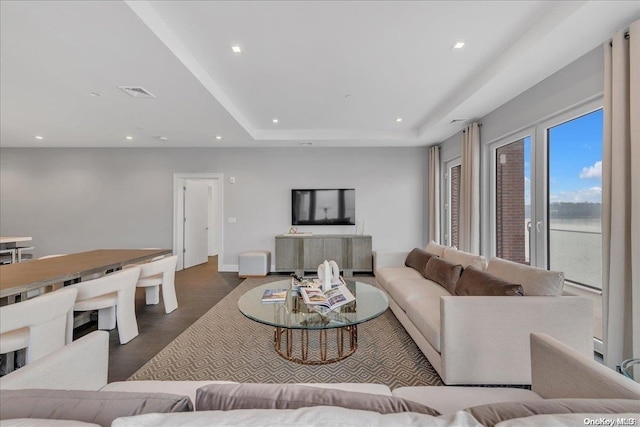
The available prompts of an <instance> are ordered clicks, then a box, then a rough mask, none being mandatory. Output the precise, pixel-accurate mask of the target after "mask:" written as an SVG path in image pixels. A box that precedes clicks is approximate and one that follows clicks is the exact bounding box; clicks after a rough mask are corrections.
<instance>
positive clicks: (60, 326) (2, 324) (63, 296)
mask: <svg viewBox="0 0 640 427" xmlns="http://www.w3.org/2000/svg"><path fill="white" fill-rule="evenodd" d="M77 294H78V291H77V290H76V289H68V288H65V289H61V290H59V291H55V292H49V293H47V294H44V295H41V296H38V297H35V298H31V299H28V300H26V301H23V302H18V303H15V304H9V305H6V306H4V307H0V353H2V354H6V353H10V352H14V351H16V350H20V349H23V348H26V363H30V362H33V361H34V360H37V359H39V358H41V357H43V356H46V355H48V354H49V353H52V352H54V351H55V350H57V349H59V348H61V347H63V346H64V345H65V336H66V332H67V331H66V328H67V318H68V317H69V313H73V304H74V303H75V300H76V296H77Z"/></svg>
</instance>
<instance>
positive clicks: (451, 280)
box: [423, 257, 462, 295]
mask: <svg viewBox="0 0 640 427" xmlns="http://www.w3.org/2000/svg"><path fill="white" fill-rule="evenodd" d="M461 273H462V266H461V265H460V264H452V263H450V262H449V261H445V260H443V259H441V258H438V257H431V258H429V262H427V266H426V267H425V269H424V274H423V276H424V277H425V278H427V279H429V280H432V281H434V282H436V283H437V284H438V285H440V286H442V287H443V288H445V289H446V290H447V291H449V293H450V294H451V295H455V292H456V284H457V283H458V279H460V274H461Z"/></svg>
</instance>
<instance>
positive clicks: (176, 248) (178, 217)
mask: <svg viewBox="0 0 640 427" xmlns="http://www.w3.org/2000/svg"><path fill="white" fill-rule="evenodd" d="M188 179H192V180H196V181H205V180H206V181H209V180H217V181H218V200H217V206H218V218H220V221H219V227H218V230H217V232H218V236H220V250H219V252H218V269H220V265H221V264H222V260H223V258H224V256H223V255H224V227H223V224H224V222H223V221H222V218H223V212H224V206H223V201H224V174H222V173H178V172H176V173H174V174H173V253H174V254H177V255H178V265H177V267H176V270H178V271H180V270H182V269H183V268H184V261H183V253H182V247H181V245H180V244H179V242H181V241H182V223H181V221H182V218H183V217H182V205H183V203H182V183H183V182H184V181H185V180H188Z"/></svg>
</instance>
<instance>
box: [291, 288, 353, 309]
mask: <svg viewBox="0 0 640 427" xmlns="http://www.w3.org/2000/svg"><path fill="white" fill-rule="evenodd" d="M300 294H301V295H302V298H303V299H304V302H305V303H307V305H315V306H320V307H326V308H328V309H329V310H333V309H335V308H338V307H341V306H343V305H345V304H349V303H350V302H351V301H354V300H355V299H356V298H355V297H354V296H353V294H352V293H351V292H350V291H349V289H347V287H346V286H345V285H338V286H336V287H334V288H331V289H329V290H328V291H326V292H322V289H316V288H303V287H301V288H300Z"/></svg>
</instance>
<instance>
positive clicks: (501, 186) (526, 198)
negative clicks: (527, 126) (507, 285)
mask: <svg viewBox="0 0 640 427" xmlns="http://www.w3.org/2000/svg"><path fill="white" fill-rule="evenodd" d="M495 153H496V158H495V170H496V174H495V175H496V180H495V185H496V190H495V198H496V206H495V212H496V222H495V224H496V236H495V237H496V255H497V256H499V257H500V258H504V259H508V260H510V261H514V262H519V263H523V264H529V263H530V257H529V245H530V232H531V137H530V136H526V137H524V138H520V139H518V140H516V141H514V142H511V143H508V144H505V145H502V146H500V147H498V148H497V149H496V150H495Z"/></svg>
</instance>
